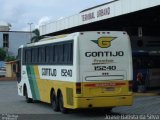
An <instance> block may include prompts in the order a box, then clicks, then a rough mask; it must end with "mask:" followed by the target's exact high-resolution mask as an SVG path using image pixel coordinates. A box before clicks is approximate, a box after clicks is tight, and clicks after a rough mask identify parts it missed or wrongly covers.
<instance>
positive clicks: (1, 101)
mask: <svg viewBox="0 0 160 120" xmlns="http://www.w3.org/2000/svg"><path fill="white" fill-rule="evenodd" d="M137 94H138V93H137ZM140 94H141V95H140ZM144 94H148V93H139V94H138V95H136V94H135V95H134V103H133V105H132V106H125V107H116V108H113V110H112V112H111V113H108V112H107V111H106V110H104V109H93V110H75V111H70V112H69V113H68V114H62V113H60V112H54V111H53V110H52V108H51V106H50V105H49V104H46V103H42V102H36V103H26V102H25V98H24V97H21V96H18V93H17V82H16V81H0V120H1V119H2V120H32V119H33V120H50V119H53V120H63V119H64V120H68V119H69V120H82V119H83V120H104V119H113V118H111V117H108V116H121V117H122V118H123V119H127V118H124V117H123V116H122V115H129V116H131V115H143V116H141V117H142V118H147V119H148V118H150V116H147V115H158V116H153V117H154V118H155V119H156V118H158V117H159V118H160V96H159V95H157V94H153V93H152V94H151V93H149V94H148V95H144ZM138 117H139V116H138ZM132 118H134V117H133V116H132ZM117 119H118V118H117ZM134 119H136V118H134ZM158 120H159V119H158Z"/></svg>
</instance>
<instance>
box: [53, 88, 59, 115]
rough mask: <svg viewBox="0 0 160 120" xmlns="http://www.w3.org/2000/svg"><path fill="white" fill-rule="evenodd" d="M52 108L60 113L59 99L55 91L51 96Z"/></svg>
mask: <svg viewBox="0 0 160 120" xmlns="http://www.w3.org/2000/svg"><path fill="white" fill-rule="evenodd" d="M51 106H52V109H53V110H54V111H55V112H57V111H59V105H58V102H57V97H56V94H55V92H54V91H53V92H52V94H51Z"/></svg>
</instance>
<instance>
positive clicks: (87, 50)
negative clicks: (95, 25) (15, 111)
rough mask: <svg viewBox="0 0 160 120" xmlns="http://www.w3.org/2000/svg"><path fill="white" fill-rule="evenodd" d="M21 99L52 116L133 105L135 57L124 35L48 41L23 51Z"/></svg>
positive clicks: (91, 34) (78, 35)
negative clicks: (46, 105)
mask: <svg viewBox="0 0 160 120" xmlns="http://www.w3.org/2000/svg"><path fill="white" fill-rule="evenodd" d="M18 53H19V57H18V58H19V60H18V63H19V64H18V65H19V66H18V68H20V70H19V73H17V75H18V94H19V95H20V96H25V98H26V101H27V102H32V101H33V100H38V101H43V102H46V103H49V104H51V106H52V108H53V110H54V111H61V112H62V113H66V112H67V111H68V110H69V109H87V108H106V109H107V110H111V109H112V108H113V107H116V106H130V105H132V103H133V96H132V80H133V70H132V54H131V53H132V52H131V45H130V39H129V36H128V34H127V33H126V32H123V31H88V32H76V33H72V34H68V35H61V36H55V37H50V38H44V39H42V40H40V41H39V42H35V43H30V44H27V45H22V46H20V48H19V52H18Z"/></svg>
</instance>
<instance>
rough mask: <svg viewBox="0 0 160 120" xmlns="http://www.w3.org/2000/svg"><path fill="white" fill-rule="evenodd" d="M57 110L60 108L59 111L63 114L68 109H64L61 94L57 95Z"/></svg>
mask: <svg viewBox="0 0 160 120" xmlns="http://www.w3.org/2000/svg"><path fill="white" fill-rule="evenodd" d="M59 108H60V111H61V112H62V113H64V114H65V113H67V112H68V109H67V108H65V107H64V102H63V95H62V93H61V92H60V94H59Z"/></svg>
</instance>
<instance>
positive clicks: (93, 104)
mask: <svg viewBox="0 0 160 120" xmlns="http://www.w3.org/2000/svg"><path fill="white" fill-rule="evenodd" d="M132 104H133V96H115V97H88V98H75V104H74V109H77V108H107V107H116V106H131V105H132Z"/></svg>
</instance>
